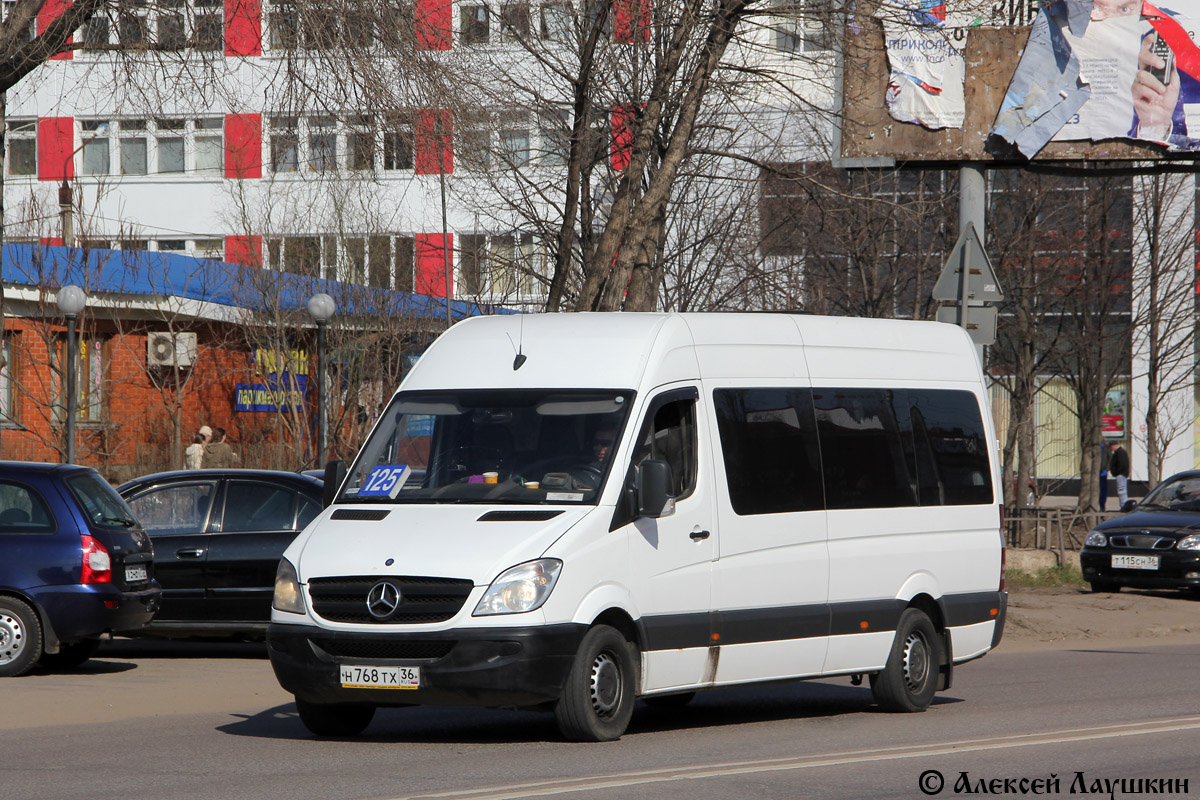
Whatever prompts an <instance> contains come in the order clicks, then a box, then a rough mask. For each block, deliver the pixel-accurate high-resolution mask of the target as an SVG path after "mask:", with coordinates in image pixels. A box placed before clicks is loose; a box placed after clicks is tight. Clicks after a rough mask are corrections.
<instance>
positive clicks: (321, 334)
mask: <svg viewBox="0 0 1200 800" xmlns="http://www.w3.org/2000/svg"><path fill="white" fill-rule="evenodd" d="M327 412H328V405H327V400H326V397H325V320H323V319H319V320H317V447H318V450H317V464H318V466H324V464H325V454H326V452H327V450H328V447H329V423H328V420H327Z"/></svg>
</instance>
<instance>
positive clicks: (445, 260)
mask: <svg viewBox="0 0 1200 800" xmlns="http://www.w3.org/2000/svg"><path fill="white" fill-rule="evenodd" d="M441 152H442V156H441V159H442V165H441V166H442V168H441V169H440V170H439V171H438V177H439V178H441V183H442V265H443V267H444V269H445V270H446V327H447V328H449V327H450V326H451V325H453V324H454V318H453V317H451V316H450V245H449V244H448V243H447V242H446V237H447V235H448V233H447V228H448V227H449V226H448V225H447V224H446V148H445V147H444V146H443V147H442V148H441Z"/></svg>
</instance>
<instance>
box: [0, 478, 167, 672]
mask: <svg viewBox="0 0 1200 800" xmlns="http://www.w3.org/2000/svg"><path fill="white" fill-rule="evenodd" d="M161 597H162V590H161V589H160V588H159V585H158V582H157V581H156V580H155V578H154V548H153V546H152V545H151V543H150V537H149V536H147V535H146V532H145V531H144V530H142V528H141V526H140V525H139V524H138V523H137V521H136V520H135V519H134V517H133V514H131V513H130V512H129V508H128V507H127V506H126V505H125V502H124V501H123V500H122V499H121V496H120V495H118V494H117V493H116V491H115V490H114V489H113V488H112V487H111V486H109V485H108V483H107V482H106V481H105V480H104V479H103V478H101V477H100V475H99V474H98V473H97V472H96V471H95V470H94V469H91V468H89V467H79V466H72V465H63V464H34V463H20V462H11V461H10V462H0V677H7V676H14V675H21V674H24V673H25V672H28V671H29V670H30V669H32V668H33V666H34V665H35V664H37V663H38V662H39V661H40V662H41V663H42V664H43V665H44V666H48V667H52V668H56V667H68V666H74V665H76V664H79V663H82V662H83V661H86V660H87V659H88V658H89V657H90V656H91V655H92V654H93V653H94V652H95V650H96V647H97V646H98V645H99V642H100V637H101V636H103V635H104V634H106V633H116V632H123V631H130V630H136V629H138V628H141V627H143V626H145V625H146V624H147V623H148V622H149V621H150V619H151V618H152V617H153V616H154V612H155V611H156V610H158V606H159V603H160V601H161Z"/></svg>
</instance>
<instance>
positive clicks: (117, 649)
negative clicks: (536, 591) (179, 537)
mask: <svg viewBox="0 0 1200 800" xmlns="http://www.w3.org/2000/svg"><path fill="white" fill-rule="evenodd" d="M1197 664H1200V645H1159V644H1157V643H1156V644H1155V645H1154V646H1147V647H1141V648H1111V649H1063V650H1056V651H1038V652H1025V653H1006V652H1004V651H1003V648H1002V649H1001V651H999V652H996V653H993V654H991V655H989V656H987V657H986V658H984V659H982V660H980V661H977V662H975V663H972V664H968V665H966V666H964V667H962V668H960V669H959V670H958V671H957V672H956V675H955V685H954V687H953V688H952V689H951V690H950V691H949V692H946V693H943V694H940V695H938V698H937V700H936V701H935V705H934V706H933V707H931V708H930V709H929V710H928V711H927V712H925V713H923V714H915V715H893V714H883V713H880V712H878V711H876V710H875V709H874V707H873V706H872V703H871V697H870V692H869V690H868V689H866V688H865V687H854V686H851V685H850V684H849V681H848V679H838V680H835V681H828V682H803V683H790V684H779V685H774V686H768V687H745V688H735V689H726V690H721V691H717V692H710V693H707V694H704V695H701V696H699V697H698V698H697V699H696V700H695V701H694V702H693V703H692V704H691V705H690V706H688V707H687V708H685V709H683V710H680V711H672V712H665V711H655V710H652V709H648V708H644V707H639V709H638V711H637V712H636V713H635V716H634V720H633V724H632V726H631V729H630V732H629V733H628V734H626V735H625V736H624V737H623V738H622V739H621V741H619V742H613V743H607V744H598V745H597V744H568V743H564V742H562V741H560V740H559V739H558V736H557V733H556V730H555V727H554V723H553V719H552V718H551V717H550V716H549V715H544V714H535V713H528V712H512V711H499V710H478V709H434V708H408V709H394V710H383V711H380V713H379V714H378V715H377V716H376V718H375V721H374V722H373V723H372V724H371V726H370V727H369V728H368V729H367V732H366V734H365V735H364V736H363V737H362V738H360V739H356V740H346V741H322V740H316V739H313V738H312V737H311V736H309V735H308V733H307V731H306V730H305V729H304V727H303V726H302V725H301V724H300V721H299V719H297V717H296V715H295V709H294V706H293V705H292V704H291V702H290V696H289V695H287V694H285V693H284V692H283V691H282V690H280V689H279V687H278V686H277V685H276V684H275V681H274V677H273V675H272V673H271V669H270V665H269V663H268V661H267V660H266V658H265V655H264V650H263V648H262V647H261V645H223V646H216V647H214V646H207V645H197V644H195V643H190V642H189V643H146V642H132V643H127V642H117V643H114V645H111V646H109V647H108V648H107V649H106V650H104V651H102V653H101V655H100V656H99V657H98V658H96V659H93V660H92V661H90V662H88V664H87V665H85V666H84V667H83V668H81V669H80V670H78V671H75V672H72V673H61V674H46V673H39V674H34V675H31V676H28V677H25V678H20V679H6V680H3V681H0V798H3V800H38V799H39V798H52V799H53V800H66V799H67V798H87V800H104V799H105V798H122V799H124V798H142V797H154V798H205V800H228V799H230V798H289V800H301V799H302V798H321V799H322V800H351V799H354V798H416V797H437V798H470V800H491V799H492V798H524V797H558V798H606V800H607V799H608V798H656V799H657V798H665V799H667V800H674V799H675V798H679V800H708V799H709V798H712V800H718V799H720V800H728V799H730V798H753V799H754V800H768V799H769V798H788V799H789V800H790V799H792V798H847V799H849V798H854V799H855V800H858V799H859V798H893V797H894V798H924V797H927V796H939V797H956V796H957V797H963V796H976V795H980V794H982V793H983V792H981V784H980V783H979V781H981V780H982V781H987V782H988V784H987V788H989V789H991V791H988V792H987V796H994V795H996V794H1007V795H1008V796H1013V797H1022V796H1035V795H1038V794H1039V792H1037V791H1035V789H1037V788H1039V787H1040V788H1041V789H1042V791H1041V792H1040V795H1041V796H1061V797H1087V796H1091V797H1097V798H1098V797H1101V796H1103V797H1108V796H1109V792H1108V791H1107V788H1109V787H1108V786H1107V785H1106V784H1105V783H1104V782H1105V781H1119V780H1121V779H1125V780H1127V781H1132V780H1136V779H1139V778H1154V779H1172V780H1174V779H1180V780H1182V779H1187V780H1188V782H1189V785H1188V794H1190V795H1196V796H1200V760H1198V759H1197V758H1196V754H1197V753H1200V697H1198V693H1197V692H1196V691H1195V689H1194V684H1195V679H1194V676H1195V673H1196V667H1197ZM931 771H936V772H937V773H940V775H941V782H942V783H941V785H942V789H941V791H940V792H938V793H937V794H936V795H930V794H927V793H926V792H931V791H932V790H933V789H935V788H937V786H938V778H937V776H935V775H934V774H933V773H932V772H931ZM964 775H965V776H966V778H965V780H968V781H970V784H969V785H970V787H971V788H972V789H973V791H972V792H966V791H962V789H963V785H962V783H961V782H962V781H963V780H964V777H963V776H964ZM1080 775H1081V776H1082V777H1078V776H1080ZM1052 776H1056V777H1057V784H1054V783H1052V782H1051V781H1053V780H1054V778H1053V777H1052ZM1006 778H1008V779H1011V781H1012V783H1010V784H1009V787H1011V791H1010V792H1005V791H1004V789H1005V785H1004V784H1003V780H1004V779H1006ZM1021 779H1026V780H1028V781H1033V780H1038V779H1041V780H1044V781H1047V782H1048V783H1046V784H1040V785H1039V784H1031V783H1027V784H1025V787H1026V791H1025V793H1024V794H1022V793H1021V791H1020V788H1021V784H1020V783H1018V781H1020V780H1021ZM997 780H998V781H1000V783H993V781H997ZM1080 781H1082V783H1080ZM922 783H923V785H924V787H925V790H926V791H922V789H921V785H922ZM956 784H957V785H958V786H959V789H960V790H959V791H955V787H956ZM1130 786H1131V785H1127V788H1128V787H1130ZM1054 788H1057V790H1058V791H1050V790H1051V789H1054ZM1142 788H1143V789H1144V788H1146V787H1145V786H1143V787H1142ZM1175 788H1176V792H1175V794H1177V795H1179V796H1184V797H1186V796H1188V794H1184V793H1183V792H1182V791H1181V789H1182V787H1181V786H1178V785H1177V786H1176V787H1175ZM997 790H999V791H997ZM1072 790H1074V791H1072ZM1081 790H1082V791H1081ZM1114 794H1115V796H1116V797H1122V796H1138V795H1135V794H1134V793H1132V792H1128V791H1126V792H1122V791H1121V789H1120V787H1119V786H1118V788H1117V791H1116V792H1115V793H1114ZM1147 794H1148V795H1149V796H1152V797H1153V796H1159V795H1160V794H1161V796H1168V793H1167V792H1149V793H1147V792H1143V793H1142V794H1141V795H1140V796H1143V797H1144V796H1147Z"/></svg>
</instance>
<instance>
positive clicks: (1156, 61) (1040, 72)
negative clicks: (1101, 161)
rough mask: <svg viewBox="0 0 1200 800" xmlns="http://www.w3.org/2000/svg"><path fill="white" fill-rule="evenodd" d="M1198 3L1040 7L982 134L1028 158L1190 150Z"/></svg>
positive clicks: (1197, 77) (1059, 2)
mask: <svg viewBox="0 0 1200 800" xmlns="http://www.w3.org/2000/svg"><path fill="white" fill-rule="evenodd" d="M1198 28H1200V0H1176V1H1175V2H1173V3H1172V5H1171V7H1169V8H1168V7H1166V6H1165V4H1164V5H1161V6H1156V5H1154V4H1152V3H1149V2H1144V1H1143V0H1050V2H1047V3H1045V4H1044V5H1043V6H1042V9H1041V11H1040V13H1039V14H1038V18H1037V20H1036V21H1035V22H1034V26H1033V30H1032V31H1031V32H1030V34H1029V40H1028V42H1027V43H1026V46H1025V52H1024V54H1023V55H1022V57H1021V61H1020V63H1019V64H1018V65H1017V69H1016V72H1014V74H1013V78H1012V82H1011V83H1010V84H1009V87H1008V91H1007V93H1006V94H1005V97H1004V101H1003V103H1002V104H1001V106H1000V112H999V114H998V115H997V116H996V122H995V124H994V125H993V128H992V133H993V134H995V135H997V136H1000V137H1001V138H1003V139H1005V140H1006V141H1008V142H1010V143H1012V144H1013V145H1015V146H1016V147H1017V149H1018V150H1020V151H1021V153H1022V154H1024V155H1025V156H1026V157H1029V158H1032V157H1033V156H1035V155H1036V154H1037V153H1038V152H1039V151H1040V150H1041V149H1042V148H1043V147H1045V145H1046V144H1047V143H1048V142H1050V141H1079V140H1093V141H1098V140H1102V139H1134V140H1138V141H1144V142H1153V143H1156V144H1161V145H1165V146H1166V147H1167V149H1169V150H1175V151H1198V150H1200V49H1198V48H1197V47H1196V44H1195V41H1194V40H1195V36H1194V34H1195V32H1196V30H1197V29H1198Z"/></svg>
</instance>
